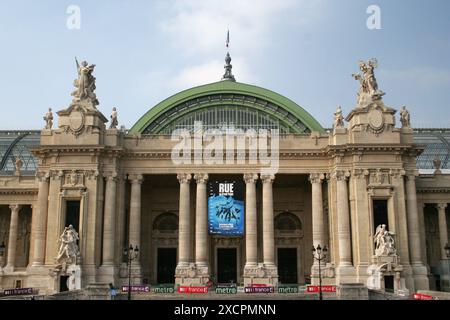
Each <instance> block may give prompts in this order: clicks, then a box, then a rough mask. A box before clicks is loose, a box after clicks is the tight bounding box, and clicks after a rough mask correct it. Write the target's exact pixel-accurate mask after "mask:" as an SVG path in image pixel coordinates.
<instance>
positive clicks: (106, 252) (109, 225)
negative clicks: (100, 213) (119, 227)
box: [103, 173, 140, 266]
mask: <svg viewBox="0 0 450 320" xmlns="http://www.w3.org/2000/svg"><path fill="white" fill-rule="evenodd" d="M116 177H117V174H116V173H113V174H111V175H108V176H107V177H106V188H105V189H106V190H105V213H104V221H103V266H107V265H108V266H112V265H114V235H115V229H116V190H117V188H116ZM135 193H136V191H135ZM138 193H139V195H137V194H135V195H134V196H135V197H139V199H140V190H139V192H138ZM137 210H139V211H140V209H137ZM137 210H136V212H134V214H135V215H136V214H137V215H139V216H140V214H139V213H138V212H137ZM134 223H136V221H134ZM137 228H138V229H140V226H139V227H137ZM134 241H136V240H134ZM130 243H131V241H130ZM136 244H137V245H139V243H136Z"/></svg>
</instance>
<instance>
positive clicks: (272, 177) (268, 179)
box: [261, 174, 275, 183]
mask: <svg viewBox="0 0 450 320" xmlns="http://www.w3.org/2000/svg"><path fill="white" fill-rule="evenodd" d="M261 180H262V182H263V183H272V182H273V180H275V175H274V174H262V175H261Z"/></svg>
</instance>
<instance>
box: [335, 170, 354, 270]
mask: <svg viewBox="0 0 450 320" xmlns="http://www.w3.org/2000/svg"><path fill="white" fill-rule="evenodd" d="M348 176H349V173H348V172H347V171H342V170H337V171H336V172H335V173H334V177H335V178H336V180H337V186H336V189H337V218H338V230H337V234H338V241H339V266H343V267H346V266H352V259H351V249H352V248H351V241H350V211H349V207H348V188H347V178H348Z"/></svg>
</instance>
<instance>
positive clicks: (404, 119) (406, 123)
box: [400, 107, 411, 128]
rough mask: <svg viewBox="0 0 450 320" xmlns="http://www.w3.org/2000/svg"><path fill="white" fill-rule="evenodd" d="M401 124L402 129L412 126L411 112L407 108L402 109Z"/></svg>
mask: <svg viewBox="0 0 450 320" xmlns="http://www.w3.org/2000/svg"><path fill="white" fill-rule="evenodd" d="M400 122H401V123H402V128H409V127H410V126H411V122H410V116H409V111H408V110H406V107H402V108H401V109H400Z"/></svg>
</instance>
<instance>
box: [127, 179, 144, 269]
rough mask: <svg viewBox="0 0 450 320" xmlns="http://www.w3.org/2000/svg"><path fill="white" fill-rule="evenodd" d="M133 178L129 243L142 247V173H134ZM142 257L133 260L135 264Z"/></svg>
mask: <svg viewBox="0 0 450 320" xmlns="http://www.w3.org/2000/svg"><path fill="white" fill-rule="evenodd" d="M130 180H131V197H130V198H131V199H130V228H129V243H130V245H132V246H138V248H139V249H141V186H142V181H143V177H142V175H132V176H130ZM139 260H140V257H139V255H138V257H137V258H136V259H134V260H133V264H138V263H139Z"/></svg>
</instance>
